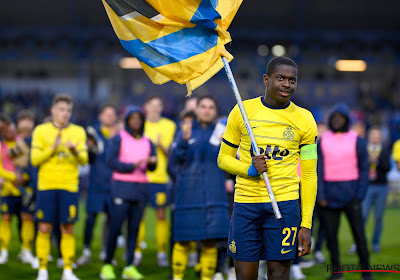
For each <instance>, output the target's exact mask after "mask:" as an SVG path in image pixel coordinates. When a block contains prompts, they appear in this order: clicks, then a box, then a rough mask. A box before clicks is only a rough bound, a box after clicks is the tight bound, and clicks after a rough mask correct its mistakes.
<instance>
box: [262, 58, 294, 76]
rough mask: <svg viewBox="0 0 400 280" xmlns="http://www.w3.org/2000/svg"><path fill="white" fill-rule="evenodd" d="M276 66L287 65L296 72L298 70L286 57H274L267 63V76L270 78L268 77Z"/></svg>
mask: <svg viewBox="0 0 400 280" xmlns="http://www.w3.org/2000/svg"><path fill="white" fill-rule="evenodd" d="M278 65H289V66H292V67H294V68H296V70H298V69H299V68H298V67H297V64H296V62H294V61H293V60H291V59H290V58H289V57H286V56H277V57H274V58H273V59H271V60H270V61H269V62H268V65H267V76H269V77H270V76H271V75H272V73H274V72H275V70H276V67H277V66H278Z"/></svg>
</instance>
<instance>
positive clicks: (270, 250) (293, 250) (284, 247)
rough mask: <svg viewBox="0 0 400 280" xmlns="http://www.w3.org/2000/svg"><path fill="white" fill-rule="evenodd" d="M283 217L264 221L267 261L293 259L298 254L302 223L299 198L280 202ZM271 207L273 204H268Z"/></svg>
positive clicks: (265, 257)
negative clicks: (298, 238) (298, 236)
mask: <svg viewBox="0 0 400 280" xmlns="http://www.w3.org/2000/svg"><path fill="white" fill-rule="evenodd" d="M278 205H279V210H280V212H281V214H282V219H279V220H277V219H275V217H274V218H272V219H268V220H265V222H264V225H263V226H264V232H263V243H264V246H265V256H264V258H263V259H265V260H267V261H283V260H293V259H294V258H295V256H296V254H297V235H298V230H299V224H300V209H299V203H298V200H290V201H282V202H279V203H278ZM268 206H269V207H271V209H272V206H270V205H268Z"/></svg>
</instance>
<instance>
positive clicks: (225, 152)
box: [218, 142, 250, 177]
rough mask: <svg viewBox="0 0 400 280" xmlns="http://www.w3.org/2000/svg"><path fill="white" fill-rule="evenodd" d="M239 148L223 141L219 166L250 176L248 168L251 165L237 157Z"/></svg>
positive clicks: (235, 173)
mask: <svg viewBox="0 0 400 280" xmlns="http://www.w3.org/2000/svg"><path fill="white" fill-rule="evenodd" d="M236 151H237V148H234V147H232V146H230V145H228V144H226V143H225V142H221V147H220V149H219V154H218V166H219V168H221V169H222V170H224V171H225V172H228V173H230V174H233V175H239V176H243V177H245V176H248V175H247V170H248V169H249V167H250V165H249V164H246V163H244V162H242V161H240V160H238V159H236Z"/></svg>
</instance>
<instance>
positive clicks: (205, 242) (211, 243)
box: [201, 239, 217, 248]
mask: <svg viewBox="0 0 400 280" xmlns="http://www.w3.org/2000/svg"><path fill="white" fill-rule="evenodd" d="M216 243H217V241H216V240H215V239H207V240H203V241H202V242H201V245H202V246H203V247H206V248H212V247H215V244H216Z"/></svg>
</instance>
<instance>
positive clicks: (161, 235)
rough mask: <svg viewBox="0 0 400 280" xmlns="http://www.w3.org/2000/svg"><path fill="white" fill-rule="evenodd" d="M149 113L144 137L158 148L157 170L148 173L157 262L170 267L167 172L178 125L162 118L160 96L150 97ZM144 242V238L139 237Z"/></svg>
mask: <svg viewBox="0 0 400 280" xmlns="http://www.w3.org/2000/svg"><path fill="white" fill-rule="evenodd" d="M144 109H145V113H146V122H145V126H144V134H145V135H146V136H147V137H148V138H149V139H150V140H151V141H152V142H153V143H154V145H155V146H156V148H157V159H158V161H157V167H156V169H155V170H154V171H149V170H148V171H147V177H148V178H149V182H150V186H149V198H150V203H151V205H152V206H153V208H155V209H156V214H157V223H156V240H157V249H158V253H157V263H158V265H159V266H160V267H166V266H168V265H169V263H168V258H167V242H168V233H169V227H168V224H167V220H166V207H167V205H168V198H167V184H168V182H169V176H168V173H167V156H168V151H169V148H170V146H171V144H172V141H173V140H174V135H175V130H176V125H175V123H174V122H173V121H171V120H169V119H167V118H164V117H162V115H161V114H162V111H163V109H164V102H163V100H162V99H161V97H159V96H151V97H149V98H148V99H147V100H146V103H145V105H144ZM140 228H141V231H140V232H141V234H140V233H139V236H140V235H142V236H143V235H144V234H143V231H144V230H143V229H144V222H143V221H142V223H141V225H140ZM139 239H141V238H139ZM139 250H140V248H139V246H137V250H136V252H135V262H136V264H139V263H140V260H141V252H140V251H139Z"/></svg>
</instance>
